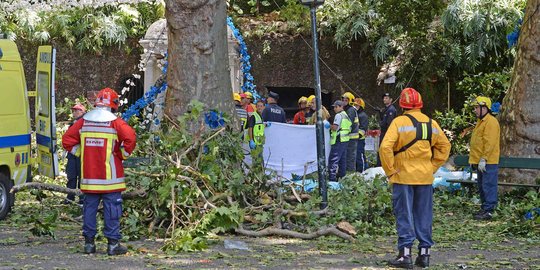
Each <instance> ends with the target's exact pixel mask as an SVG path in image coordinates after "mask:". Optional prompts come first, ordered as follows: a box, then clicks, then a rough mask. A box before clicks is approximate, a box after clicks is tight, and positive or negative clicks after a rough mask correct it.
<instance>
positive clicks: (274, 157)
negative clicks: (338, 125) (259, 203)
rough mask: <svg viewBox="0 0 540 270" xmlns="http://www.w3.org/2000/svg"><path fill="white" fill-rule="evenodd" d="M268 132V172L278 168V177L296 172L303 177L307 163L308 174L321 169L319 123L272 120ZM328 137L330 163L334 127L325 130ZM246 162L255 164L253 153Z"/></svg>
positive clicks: (266, 155) (266, 163) (266, 145)
mask: <svg viewBox="0 0 540 270" xmlns="http://www.w3.org/2000/svg"><path fill="white" fill-rule="evenodd" d="M264 133H265V143H264V151H263V156H264V163H265V165H266V168H267V170H268V172H271V171H275V172H276V173H277V175H278V176H281V177H283V178H286V179H291V178H292V174H296V175H299V176H303V175H304V165H306V164H307V170H306V173H312V172H314V171H317V138H316V134H315V125H291V124H282V123H273V122H272V123H271V125H270V126H269V127H266V128H265V130H264ZM324 139H325V150H326V155H325V162H328V155H329V154H330V129H326V128H325V129H324ZM244 147H245V146H244ZM247 149H249V148H247ZM244 152H246V151H244ZM247 153H249V151H247ZM245 161H246V163H248V164H251V156H249V155H246V158H245Z"/></svg>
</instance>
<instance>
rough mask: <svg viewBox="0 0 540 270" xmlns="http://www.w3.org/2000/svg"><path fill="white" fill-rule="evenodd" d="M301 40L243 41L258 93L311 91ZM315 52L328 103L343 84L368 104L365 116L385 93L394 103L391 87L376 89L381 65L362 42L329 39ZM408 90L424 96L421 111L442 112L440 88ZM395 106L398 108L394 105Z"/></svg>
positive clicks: (309, 61) (308, 53)
mask: <svg viewBox="0 0 540 270" xmlns="http://www.w3.org/2000/svg"><path fill="white" fill-rule="evenodd" d="M304 39H305V41H304ZM304 39H302V38H301V37H284V38H279V39H276V38H267V37H263V38H256V39H248V40H247V46H248V50H249V53H250V54H251V61H252V66H253V71H252V74H253V76H254V78H255V83H256V84H257V90H258V91H259V92H262V93H266V89H265V86H277V87H313V84H314V83H313V56H312V54H313V52H312V50H311V49H310V46H311V38H310V37H304ZM306 42H307V43H306ZM308 44H309V45H308ZM265 48H266V51H265ZM319 51H320V56H321V59H322V61H320V71H321V88H322V92H323V93H327V94H331V99H332V100H336V99H339V97H340V96H341V94H342V93H344V92H346V91H349V88H348V87H347V86H346V85H345V84H347V85H348V86H349V87H351V88H352V89H353V93H354V94H355V96H356V95H360V96H361V97H362V98H364V100H365V101H366V103H367V104H368V105H366V109H367V112H368V114H373V113H375V110H374V109H373V108H371V107H370V105H371V106H374V107H381V106H383V105H382V99H381V96H382V94H384V93H385V92H389V93H391V94H392V95H393V97H394V100H395V99H396V98H397V97H398V95H399V93H400V90H398V89H395V87H394V85H393V84H391V85H384V84H381V85H377V83H376V78H377V75H378V73H379V69H380V64H381V63H379V65H378V64H377V63H376V62H375V59H374V58H373V56H372V55H371V52H370V51H368V50H367V46H366V45H365V44H363V43H362V42H353V43H352V44H351V46H350V48H337V46H336V44H335V43H334V42H333V41H332V40H331V39H329V38H323V39H322V40H321V42H320V44H319ZM323 61H324V63H323ZM325 63H326V64H325ZM327 65H328V67H330V68H328V67H327ZM330 69H332V71H331V70H330ZM412 87H415V88H417V90H419V91H420V92H421V93H422V94H423V96H425V102H424V103H425V107H426V108H425V109H426V111H427V112H428V113H429V112H432V111H434V110H435V109H438V110H443V109H444V108H445V106H446V98H447V97H446V92H444V91H440V90H436V89H438V88H440V86H437V85H435V86H434V85H430V84H429V83H426V84H424V85H422V86H414V85H413V86H412ZM395 105H396V107H397V108H399V106H398V104H395Z"/></svg>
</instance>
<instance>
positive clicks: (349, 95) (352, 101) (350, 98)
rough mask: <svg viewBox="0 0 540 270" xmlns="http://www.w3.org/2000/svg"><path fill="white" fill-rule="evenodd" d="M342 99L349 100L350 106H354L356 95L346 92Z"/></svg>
mask: <svg viewBox="0 0 540 270" xmlns="http://www.w3.org/2000/svg"><path fill="white" fill-rule="evenodd" d="M341 98H348V99H349V105H353V104H354V95H353V94H351V92H345V93H343V95H342V96H341Z"/></svg>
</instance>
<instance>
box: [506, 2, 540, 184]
mask: <svg viewBox="0 0 540 270" xmlns="http://www.w3.org/2000/svg"><path fill="white" fill-rule="evenodd" d="M539 9H540V0H529V1H528V2H527V7H526V9H525V10H526V14H525V16H524V19H523V20H524V21H523V25H522V27H521V32H520V35H519V41H518V45H517V46H518V52H517V56H516V60H515V62H514V70H513V76H512V80H511V84H510V89H509V90H508V93H507V94H506V97H505V98H504V101H503V106H502V110H501V117H500V121H501V156H512V157H529V158H540V10H539ZM500 175H501V179H502V180H506V181H512V182H519V183H528V184H532V183H534V181H535V180H536V178H537V177H538V171H536V170H516V169H503V170H500Z"/></svg>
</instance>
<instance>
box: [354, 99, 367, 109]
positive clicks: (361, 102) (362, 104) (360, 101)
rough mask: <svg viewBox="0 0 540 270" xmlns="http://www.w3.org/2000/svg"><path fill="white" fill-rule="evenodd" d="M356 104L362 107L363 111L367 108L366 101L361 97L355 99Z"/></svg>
mask: <svg viewBox="0 0 540 270" xmlns="http://www.w3.org/2000/svg"><path fill="white" fill-rule="evenodd" d="M354 104H356V105H358V106H360V107H362V109H365V108H366V103H365V102H364V100H363V99H362V98H359V97H357V98H355V99H354Z"/></svg>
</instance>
